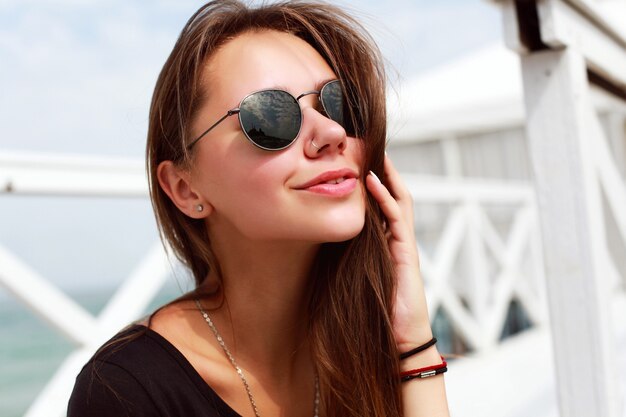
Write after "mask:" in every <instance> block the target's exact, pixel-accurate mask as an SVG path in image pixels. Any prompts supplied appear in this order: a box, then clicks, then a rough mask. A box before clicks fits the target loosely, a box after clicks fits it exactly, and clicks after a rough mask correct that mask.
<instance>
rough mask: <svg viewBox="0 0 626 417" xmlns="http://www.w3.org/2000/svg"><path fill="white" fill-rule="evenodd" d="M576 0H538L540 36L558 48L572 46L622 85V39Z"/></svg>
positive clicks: (625, 70)
mask: <svg viewBox="0 0 626 417" xmlns="http://www.w3.org/2000/svg"><path fill="white" fill-rule="evenodd" d="M583 3H585V2H582V1H580V0H576V1H568V2H565V1H563V0H542V1H540V2H538V12H539V17H540V31H541V39H542V40H543V42H544V43H546V44H547V45H550V46H551V47H553V48H555V49H558V48H561V47H565V46H575V47H577V48H578V49H580V51H581V52H582V54H583V56H584V57H585V59H586V61H587V63H588V66H589V67H590V68H592V69H593V70H595V71H596V72H598V73H599V74H601V75H603V76H604V77H606V78H607V79H609V80H611V81H612V82H614V83H615V84H616V85H618V86H621V87H622V88H625V89H626V39H624V38H623V37H622V36H621V35H620V34H618V33H616V32H615V31H613V30H612V29H611V27H612V26H611V25H610V24H609V23H608V22H607V21H606V20H605V19H603V18H602V17H601V16H600V15H599V14H598V13H596V12H594V11H593V9H592V8H591V6H590V4H587V3H585V4H584V7H581V8H577V7H574V6H573V4H576V5H577V6H581V5H583Z"/></svg>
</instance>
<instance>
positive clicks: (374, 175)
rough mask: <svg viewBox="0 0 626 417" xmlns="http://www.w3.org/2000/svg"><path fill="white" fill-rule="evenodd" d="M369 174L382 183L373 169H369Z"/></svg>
mask: <svg viewBox="0 0 626 417" xmlns="http://www.w3.org/2000/svg"><path fill="white" fill-rule="evenodd" d="M370 174H372V176H373V177H374V179H375V180H376V181H377V182H378V183H379V184H382V183H381V182H380V178H378V176H377V175H376V174H374V171H370Z"/></svg>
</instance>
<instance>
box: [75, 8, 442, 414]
mask: <svg viewBox="0 0 626 417" xmlns="http://www.w3.org/2000/svg"><path fill="white" fill-rule="evenodd" d="M385 118H386V114H385V77H384V71H383V68H382V64H381V58H380V56H379V52H378V50H377V49H376V47H375V46H374V44H373V42H372V41H371V39H370V38H369V36H368V35H367V34H366V33H365V31H364V30H363V29H362V28H361V26H359V25H358V23H357V22H355V21H354V20H353V19H352V18H351V17H349V16H348V15H346V14H345V13H344V12H342V11H341V10H340V9H338V8H336V7H333V6H330V5H325V4H315V3H305V2H286V3H281V4H274V5H267V6H262V7H260V8H258V9H249V8H247V7H246V6H244V5H243V4H241V3H239V2H238V1H236V0H224V1H215V2H211V3H209V4H207V5H205V6H203V7H202V8H201V9H200V10H199V11H198V12H196V14H195V15H194V16H192V18H191V19H190V20H189V22H188V23H187V25H186V26H185V28H184V29H183V31H182V33H181V35H180V38H179V39H178V41H177V43H176V45H175V46H174V49H173V51H172V53H171V55H170V57H169V58H168V60H167V62H166V63H165V66H164V68H163V70H162V72H161V74H160V76H159V79H158V81H157V85H156V88H155V92H154V97H153V100H152V106H151V109H150V126H149V132H148V145H147V159H148V161H147V163H148V173H149V179H150V185H151V197H152V202H153V205H154V209H155V213H156V217H157V221H158V224H159V227H160V231H161V236H162V238H163V240H164V242H166V243H167V244H168V245H169V246H171V248H172V249H173V252H174V253H175V254H176V256H177V257H178V258H179V259H180V260H181V261H182V262H183V264H185V265H186V266H187V267H188V268H189V269H190V270H191V272H192V273H193V276H194V278H195V282H196V289H195V290H194V291H193V292H191V293H190V294H187V295H185V296H183V297H181V298H180V299H178V300H176V301H174V302H172V303H170V304H168V305H166V306H164V307H162V308H161V309H159V310H158V311H157V312H155V313H154V314H153V315H151V316H150V318H149V320H146V321H144V322H142V323H138V324H135V325H133V326H131V327H129V328H128V329H126V330H125V331H123V332H122V333H120V334H119V335H117V336H116V337H114V338H113V339H112V340H111V341H110V342H109V343H107V344H106V345H105V346H104V347H103V348H101V349H100V350H99V352H98V353H97V354H96V355H95V356H94V358H93V359H92V360H91V361H90V362H89V363H88V364H87V365H86V366H85V368H84V369H83V370H82V372H81V374H80V375H79V377H78V379H77V383H76V386H75V389H74V392H73V394H72V398H71V400H70V404H69V416H70V417H74V416H123V415H129V416H237V415H242V416H290V417H292V416H303V417H304V416H307V417H309V416H311V415H314V416H326V417H331V416H342V417H346V416H354V417H357V416H358V417H363V416H400V415H404V416H410V417H417V416H429V417H433V416H446V415H448V411H447V403H446V398H445V390H444V383H443V376H442V375H441V373H443V372H445V370H446V368H445V362H442V358H441V357H440V356H439V354H438V353H437V349H436V346H435V345H434V342H435V341H434V340H432V339H433V338H432V333H431V329H430V324H429V319H428V313H427V309H426V303H425V298H424V290H423V287H422V281H421V278H420V275H419V263H418V255H417V250H416V244H415V240H414V237H413V219H412V217H413V214H412V203H411V198H410V196H409V194H408V192H407V190H406V188H405V187H404V185H403V184H402V182H401V180H400V177H399V175H398V173H397V172H396V171H395V169H394V168H393V166H392V164H391V162H390V161H389V159H387V158H386V157H385V156H384V147H385V134H386V131H385ZM374 172H377V173H379V175H380V176H381V177H382V178H384V180H385V184H386V185H383V184H382V183H381V182H380V181H379V180H378V177H377V176H376V174H374ZM383 175H384V176H383ZM400 356H401V357H402V359H400ZM424 368H426V369H424ZM431 375H434V376H431ZM426 376H431V377H428V378H424V377H426ZM401 377H402V378H401ZM401 379H402V380H404V382H402V381H401ZM414 379H415V380H414ZM418 379H419V380H418Z"/></svg>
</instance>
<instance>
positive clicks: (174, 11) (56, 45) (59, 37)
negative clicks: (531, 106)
mask: <svg viewBox="0 0 626 417" xmlns="http://www.w3.org/2000/svg"><path fill="white" fill-rule="evenodd" d="M334 3H337V4H339V5H341V6H344V7H346V8H348V9H349V10H351V11H353V12H354V13H355V14H356V15H357V16H358V17H360V19H361V20H362V21H363V22H364V23H365V25H366V27H368V29H369V30H370V31H371V33H372V34H373V36H374V38H375V39H376V40H377V42H378V43H379V45H380V47H381V50H382V52H383V55H385V57H386V58H387V59H388V61H389V65H390V68H393V69H394V72H395V74H396V75H395V76H394V75H393V74H392V79H394V80H396V83H398V84H401V83H402V82H403V81H405V80H410V79H411V78H413V77H415V76H418V75H419V74H420V73H421V72H423V71H426V70H430V69H432V68H436V67H437V66H439V65H442V64H444V63H446V62H448V61H451V60H453V59H455V58H458V57H459V56H462V55H465V54H468V53H471V52H472V51H474V50H477V49H480V48H481V47H484V46H486V45H489V44H492V43H494V42H498V41H499V40H500V39H501V37H502V35H501V32H502V30H501V23H500V14H499V11H498V10H497V8H496V7H495V6H494V4H493V3H492V2H488V1H485V0H437V1H433V0H388V1H384V2H383V1H380V0H365V1H356V0H351V1H348V0H343V1H339V2H334ZM201 4H202V3H200V2H195V1H188V0H183V1H173V0H172V1H166V0H155V1H149V2H148V1H138V0H126V1H123V0H108V1H92V0H46V1H43V0H39V1H35V0H0V153H1V152H3V151H24V152H37V153H46V154H79V155H98V156H105V157H123V158H135V159H138V160H141V159H142V158H143V153H144V146H145V134H146V128H147V114H148V106H149V102H150V97H151V93H152V89H153V87H154V83H155V80H156V77H157V75H158V72H159V71H160V68H161V66H162V64H163V63H164V61H165V59H166V57H167V55H168V53H169V52H170V50H171V48H172V46H173V44H174V41H175V39H176V37H177V35H178V33H179V31H180V30H181V29H182V27H183V25H184V23H185V21H186V20H187V19H188V18H189V16H191V14H192V13H193V12H194V11H195V10H196V9H197V8H198V7H199V6H200V5H201ZM416 99H419V98H416ZM1 169H2V167H1V166H0V170H1ZM0 213H1V215H0V245H2V246H4V247H6V248H7V249H9V250H10V251H12V252H13V253H15V254H17V255H18V256H19V257H20V258H22V259H23V260H24V261H25V262H27V263H28V264H29V265H31V266H32V267H33V268H35V270H37V271H38V272H39V273H41V274H42V275H44V276H45V277H46V278H47V279H49V280H50V281H52V282H53V283H55V284H56V285H59V286H61V287H62V288H83V287H85V288H88V287H92V286H93V287H95V286H98V285H113V284H116V283H118V282H119V281H120V280H121V279H123V278H124V277H125V276H126V275H127V274H128V273H129V272H130V271H131V270H132V268H133V267H134V266H135V265H136V264H137V263H138V262H139V261H140V259H141V257H142V255H143V254H144V253H145V252H146V251H147V250H148V248H149V247H150V246H151V244H152V243H153V242H154V241H155V240H156V239H157V235H156V229H155V225H154V220H153V216H152V213H151V210H150V206H149V203H148V201H147V200H136V199H135V200H130V199H129V200H125V199H116V200H104V199H97V198H65V197H64V198H49V197H48V198H44V197H24V196H10V195H2V194H0ZM2 291H3V290H2V288H0V295H1V294H2Z"/></svg>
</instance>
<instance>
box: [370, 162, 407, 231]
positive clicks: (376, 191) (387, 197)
mask: <svg viewBox="0 0 626 417" xmlns="http://www.w3.org/2000/svg"><path fill="white" fill-rule="evenodd" d="M366 185H367V188H368V190H369V191H370V193H371V194H372V196H373V197H374V199H375V200H376V201H377V202H378V205H379V206H380V208H381V210H382V211H383V214H384V215H385V217H386V218H387V227H388V230H389V231H390V232H391V234H392V235H393V237H394V238H396V239H398V240H407V239H409V238H410V235H409V232H412V229H411V228H409V227H408V224H407V222H406V219H405V217H404V213H403V211H402V209H401V208H400V206H399V205H398V202H397V201H396V199H395V198H394V197H393V196H392V195H391V193H390V192H389V190H388V189H387V187H385V186H384V185H383V184H382V183H381V182H380V180H379V179H378V177H376V175H375V174H374V173H373V172H370V174H369V175H368V176H367V178H366Z"/></svg>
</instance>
